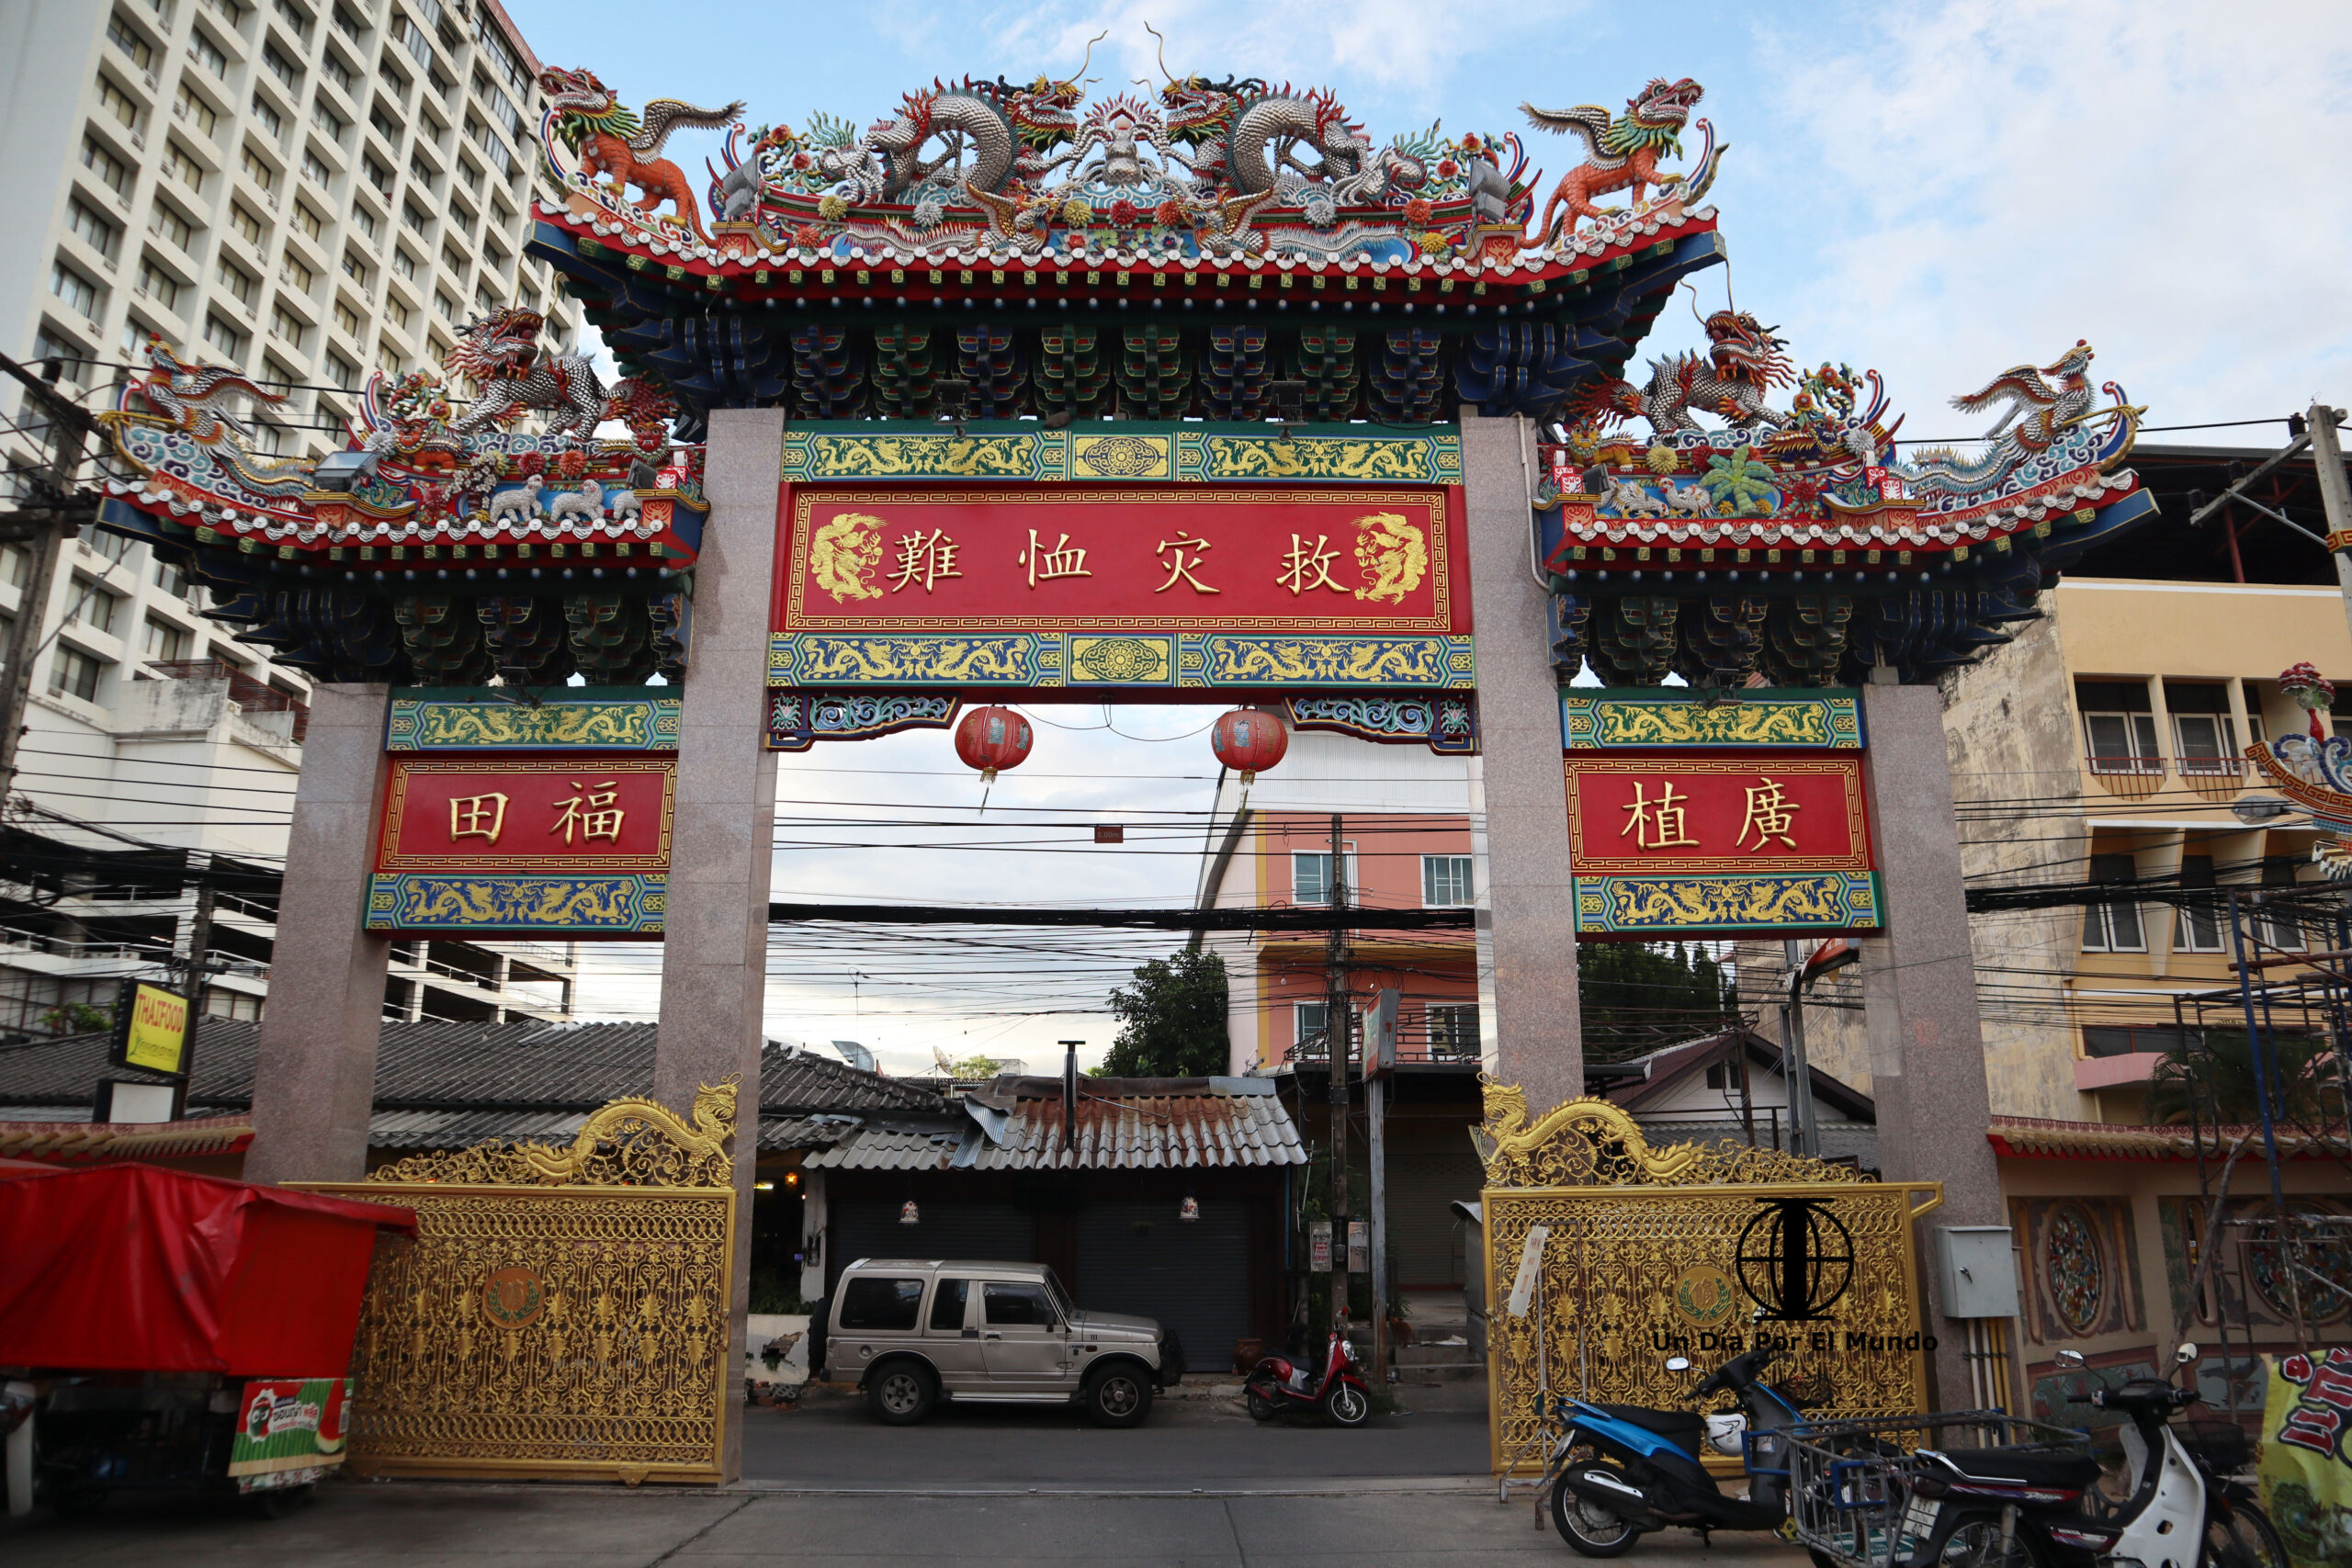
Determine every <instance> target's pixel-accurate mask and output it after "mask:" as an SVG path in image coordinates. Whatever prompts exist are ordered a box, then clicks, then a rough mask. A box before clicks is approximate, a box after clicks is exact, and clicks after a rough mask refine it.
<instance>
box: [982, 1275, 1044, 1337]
mask: <svg viewBox="0 0 2352 1568" xmlns="http://www.w3.org/2000/svg"><path fill="white" fill-rule="evenodd" d="M980 1292H981V1293H980V1299H981V1302H982V1303H983V1304H985V1306H986V1307H987V1309H988V1320H989V1324H990V1325H992V1326H993V1325H1006V1324H1042V1325H1046V1326H1047V1327H1051V1326H1052V1325H1055V1324H1056V1323H1058V1322H1059V1321H1061V1320H1060V1319H1059V1318H1057V1316H1055V1314H1054V1301H1053V1298H1052V1297H1051V1296H1049V1295H1047V1294H1046V1287H1045V1286H1043V1285H1040V1284H1035V1283H1033V1282H1032V1281H1029V1280H1019V1281H1014V1280H989V1282H988V1283H987V1284H985V1285H983V1286H981V1287H980Z"/></svg>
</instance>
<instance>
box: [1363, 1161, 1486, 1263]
mask: <svg viewBox="0 0 2352 1568" xmlns="http://www.w3.org/2000/svg"><path fill="white" fill-rule="evenodd" d="M1464 1142H1465V1143H1466V1142H1467V1140H1464ZM1486 1184H1487V1172H1486V1168H1484V1167H1483V1166H1481V1165H1480V1164H1479V1163H1478V1156H1477V1155H1476V1153H1475V1152H1473V1151H1472V1150H1470V1149H1468V1148H1462V1149H1459V1150H1457V1149H1455V1148H1453V1147H1452V1146H1451V1145H1445V1146H1439V1147H1433V1146H1430V1145H1418V1146H1417V1145H1411V1144H1408V1145H1404V1146H1402V1147H1399V1146H1398V1145H1397V1143H1391V1144H1390V1145H1389V1147H1388V1240H1389V1245H1390V1247H1392V1248H1393V1249H1394V1250H1395V1253H1396V1257H1397V1289H1399V1290H1404V1291H1437V1290H1455V1289H1459V1288H1460V1287H1461V1286H1462V1285H1463V1284H1464V1282H1465V1281H1466V1278H1467V1277H1466V1275H1465V1274H1464V1268H1465V1266H1466V1265H1467V1263H1468V1262H1469V1261H1471V1260H1468V1259H1465V1258H1464V1257H1463V1244H1462V1235H1463V1227H1462V1223H1461V1222H1460V1221H1459V1220H1457V1219H1456V1218H1455V1217H1454V1214H1453V1202H1454V1201H1455V1200H1456V1199H1469V1200H1474V1201H1475V1200H1476V1198H1477V1196H1478V1190H1479V1189H1480V1188H1482V1187H1484V1186H1486Z"/></svg>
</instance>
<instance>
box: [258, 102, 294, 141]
mask: <svg viewBox="0 0 2352 1568" xmlns="http://www.w3.org/2000/svg"><path fill="white" fill-rule="evenodd" d="M254 119H256V120H258V121H259V122H260V123H261V128H262V129H263V130H266V131H268V132H269V134H270V137H271V139H272V140H273V141H285V139H286V117H285V116H284V115H282V114H279V113H278V112H277V107H276V106H275V105H273V104H272V103H271V102H270V101H269V100H268V99H267V98H265V97H263V96H261V95H260V94H259V93H255V94H254Z"/></svg>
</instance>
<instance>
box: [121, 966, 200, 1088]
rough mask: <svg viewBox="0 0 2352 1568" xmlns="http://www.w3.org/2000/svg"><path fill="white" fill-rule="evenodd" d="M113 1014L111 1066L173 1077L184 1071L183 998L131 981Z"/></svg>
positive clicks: (185, 1012) (185, 1011)
mask: <svg viewBox="0 0 2352 1568" xmlns="http://www.w3.org/2000/svg"><path fill="white" fill-rule="evenodd" d="M115 1013H116V1017H115V1039H114V1050H113V1051H112V1052H111V1053H110V1054H109V1055H108V1056H107V1061H108V1062H109V1063H110V1064H111V1065H113V1066H118V1067H137V1068H140V1069H141V1070H142V1071H145V1072H150V1073H170V1074H172V1075H174V1076H177V1075H179V1074H181V1073H184V1072H186V1071H187V1028H188V1006H187V998H186V997H183V996H181V995H180V994H179V993H178V992H176V991H167V990H165V989H164V987H161V986H151V985H148V984H147V983H146V982H145V981H143V980H141V981H133V982H131V983H130V985H128V986H126V987H124V996H123V998H122V1003H121V1005H120V1006H119V1007H118V1008H117V1009H116V1010H115Z"/></svg>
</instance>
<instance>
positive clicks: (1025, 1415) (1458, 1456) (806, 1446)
mask: <svg viewBox="0 0 2352 1568" xmlns="http://www.w3.org/2000/svg"><path fill="white" fill-rule="evenodd" d="M1484 1394H1485V1389H1484V1387H1483V1386H1482V1385H1465V1387H1464V1388H1463V1389H1461V1390H1458V1391H1457V1390H1454V1389H1445V1390H1437V1389H1431V1390H1427V1391H1420V1390H1407V1391H1406V1393H1405V1399H1404V1403H1405V1404H1406V1405H1407V1407H1408V1409H1409V1410H1410V1411H1411V1412H1412V1414H1409V1415H1397V1416H1374V1417H1372V1419H1371V1420H1369V1421H1367V1422H1365V1423H1364V1425H1363V1426H1362V1427H1356V1428H1354V1429H1352V1430H1350V1429H1346V1428H1342V1427H1331V1426H1328V1425H1326V1424H1325V1423H1324V1422H1323V1421H1322V1419H1321V1418H1320V1417H1318V1416H1307V1417H1303V1418H1302V1417H1284V1418H1282V1419H1278V1420H1274V1421H1270V1422H1266V1423H1264V1424H1263V1425H1261V1424H1260V1423H1258V1422H1255V1421H1252V1420H1250V1417H1249V1416H1246V1415H1244V1414H1243V1413H1242V1411H1241V1408H1240V1406H1239V1404H1238V1403H1235V1402H1231V1401H1224V1400H1218V1401H1193V1400H1161V1401H1159V1403H1158V1404H1154V1405H1153V1406H1152V1408H1151V1414H1150V1416H1148V1418H1147V1420H1146V1421H1145V1424H1144V1425H1143V1426H1141V1427H1130V1428H1127V1429H1126V1430H1124V1431H1106V1430H1104V1429H1103V1428H1102V1427H1094V1426H1091V1425H1089V1424H1088V1422H1087V1421H1086V1419H1085V1418H1084V1417H1083V1416H1080V1414H1079V1413H1078V1412H1077V1411H1075V1410H1071V1409H1069V1408H1067V1407H1046V1408H1040V1407H1037V1406H1022V1405H984V1404H974V1405H963V1406H958V1405H956V1404H947V1405H944V1406H943V1407H942V1408H941V1409H940V1410H939V1411H937V1412H936V1413H935V1414H934V1415H933V1416H932V1418H931V1419H930V1420H929V1421H927V1422H925V1423H923V1424H922V1426H920V1427H885V1426H883V1425H882V1424H881V1423H880V1422H878V1421H876V1420H875V1419H874V1417H873V1416H870V1415H869V1414H867V1412H866V1409H865V1400H864V1399H863V1398H856V1397H849V1396H844V1395H842V1394H838V1393H831V1392H830V1391H826V1390H821V1389H818V1390H811V1391H810V1393H809V1395H808V1397H807V1398H805V1399H804V1400H803V1401H802V1404H801V1406H800V1408H798V1409H797V1410H789V1411H786V1410H750V1411H746V1412H744V1417H745V1418H744V1424H743V1479H744V1481H745V1483H750V1484H765V1485H777V1484H781V1485H786V1486H791V1487H805V1488H811V1489H825V1490H830V1489H842V1490H848V1491H865V1490H881V1491H901V1490H910V1491H934V1490H935V1491H944V1492H959V1491H971V1490H976V1489H981V1488H987V1489H992V1490H1012V1491H1017V1490H1022V1489H1026V1488H1032V1487H1034V1488H1036V1489H1038V1490H1040V1491H1070V1490H1081V1491H1127V1490H1133V1491H1148V1492H1161V1491H1172V1492H1181V1491H1187V1490H1190V1489H1192V1488H1193V1487H1201V1488H1204V1489H1211V1490H1218V1491H1225V1490H1250V1489H1254V1488H1261V1487H1280V1486H1283V1485H1285V1484H1287V1483H1296V1482H1302V1481H1306V1482H1320V1481H1327V1480H1330V1479H1334V1478H1343V1477H1385V1478H1399V1477H1440V1476H1442V1477H1447V1478H1461V1477H1469V1476H1484V1475H1486V1474H1487V1473H1489V1467H1488V1464H1487V1414H1486V1409H1485V1401H1484ZM1449 1396H1450V1397H1449Z"/></svg>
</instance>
